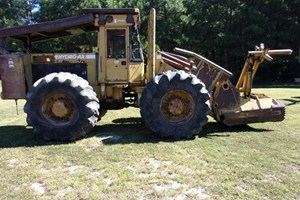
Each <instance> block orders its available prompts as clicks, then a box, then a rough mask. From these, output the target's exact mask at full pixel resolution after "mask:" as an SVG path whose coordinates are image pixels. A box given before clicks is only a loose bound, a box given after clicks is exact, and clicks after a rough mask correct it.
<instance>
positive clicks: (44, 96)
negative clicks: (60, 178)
mask: <svg viewBox="0 0 300 200" xmlns="http://www.w3.org/2000/svg"><path fill="white" fill-rule="evenodd" d="M26 99H27V102H26V104H25V106H24V112H25V113H27V123H28V124H29V125H31V126H32V127H33V131H34V133H37V134H42V135H43V137H44V139H45V140H46V141H49V140H55V141H74V140H76V139H79V138H83V137H85V136H86V134H87V133H88V132H89V131H90V130H91V129H92V128H93V127H94V126H95V123H96V122H97V119H98V116H99V108H100V105H99V100H98V99H97V96H96V93H95V92H94V91H93V88H92V87H91V86H90V85H89V83H88V82H87V81H86V80H84V79H83V78H81V77H78V76H77V75H74V74H70V73H67V72H60V73H52V74H49V75H47V76H45V77H43V78H41V79H39V80H38V81H36V82H35V83H34V85H33V87H32V89H31V90H30V91H29V92H28V94H27V98H26Z"/></svg>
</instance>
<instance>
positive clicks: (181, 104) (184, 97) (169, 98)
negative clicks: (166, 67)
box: [160, 90, 195, 123]
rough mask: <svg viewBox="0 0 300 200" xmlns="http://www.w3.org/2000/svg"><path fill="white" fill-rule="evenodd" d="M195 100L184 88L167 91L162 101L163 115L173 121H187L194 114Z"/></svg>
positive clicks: (167, 119)
mask: <svg viewBox="0 0 300 200" xmlns="http://www.w3.org/2000/svg"><path fill="white" fill-rule="evenodd" d="M194 110H195V102H194V100H193V97H192V96H191V95H190V94H189V93H187V92H185V91H183V90H173V91H169V92H168V93H166V94H165V95H164V96H163V98H162V100H161V102H160V112H161V114H162V117H163V118H164V119H165V120H166V121H168V122H171V123H179V122H186V121H188V120H190V119H191V118H192V116H193V113H194Z"/></svg>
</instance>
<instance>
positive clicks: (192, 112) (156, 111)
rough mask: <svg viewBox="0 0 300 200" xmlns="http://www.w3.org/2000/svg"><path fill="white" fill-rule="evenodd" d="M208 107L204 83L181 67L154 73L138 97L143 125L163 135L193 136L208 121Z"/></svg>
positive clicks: (175, 136)
mask: <svg viewBox="0 0 300 200" xmlns="http://www.w3.org/2000/svg"><path fill="white" fill-rule="evenodd" d="M209 110H210V104H209V93H208V91H207V90H206V89H205V85H204V83H202V82H201V81H200V80H199V79H198V78H197V77H196V76H195V75H192V74H189V73H186V72H184V71H182V70H180V71H177V70H172V71H167V72H164V73H162V74H159V75H157V76H156V77H155V78H154V80H152V81H150V82H149V83H148V84H147V86H146V88H145V90H144V92H143V94H142V97H141V116H142V118H143V120H144V122H145V125H146V126H147V127H148V128H149V129H150V130H152V131H153V132H154V134H156V135H158V136H159V137H162V138H174V139H181V138H185V139H190V138H193V137H194V135H195V134H198V133H200V131H201V130H202V126H203V125H205V124H206V123H207V113H208V111H209Z"/></svg>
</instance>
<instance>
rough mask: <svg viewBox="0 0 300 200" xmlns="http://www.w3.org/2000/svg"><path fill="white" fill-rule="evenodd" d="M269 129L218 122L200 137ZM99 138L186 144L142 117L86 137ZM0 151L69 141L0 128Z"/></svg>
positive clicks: (117, 141) (111, 141) (18, 128)
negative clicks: (162, 135)
mask: <svg viewBox="0 0 300 200" xmlns="http://www.w3.org/2000/svg"><path fill="white" fill-rule="evenodd" d="M268 131H270V130H267V129H256V128H253V127H250V126H248V125H242V126H235V127H228V126H225V125H222V124H220V123H217V122H209V123H208V124H206V125H205V126H204V127H203V130H202V132H201V134H200V135H199V137H206V138H214V137H229V136H230V135H231V133H236V132H252V133H261V132H268ZM91 137H96V138H99V139H100V140H101V141H102V143H103V144H104V145H113V144H130V143H136V144H139V143H158V142H176V141H183V139H180V140H174V139H170V138H166V139H161V138H158V137H157V136H155V135H154V134H153V133H152V132H151V131H150V130H149V129H147V128H146V127H145V126H144V124H143V122H142V119H141V118H119V119H115V120H113V123H112V124H106V125H100V126H96V127H95V128H94V129H93V130H92V132H91V133H89V134H88V135H87V138H91ZM0 138H1V140H0V148H15V147H34V146H49V145H60V144H66V142H45V141H44V140H43V138H42V136H40V135H36V134H34V133H33V131H32V128H31V127H26V126H2V127H1V126H0Z"/></svg>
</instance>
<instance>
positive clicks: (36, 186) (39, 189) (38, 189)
mask: <svg viewBox="0 0 300 200" xmlns="http://www.w3.org/2000/svg"><path fill="white" fill-rule="evenodd" d="M30 188H31V189H32V191H33V192H34V193H35V194H37V195H42V194H44V193H45V192H46V188H45V186H43V185H42V184H40V183H32V184H31V186H30Z"/></svg>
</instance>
